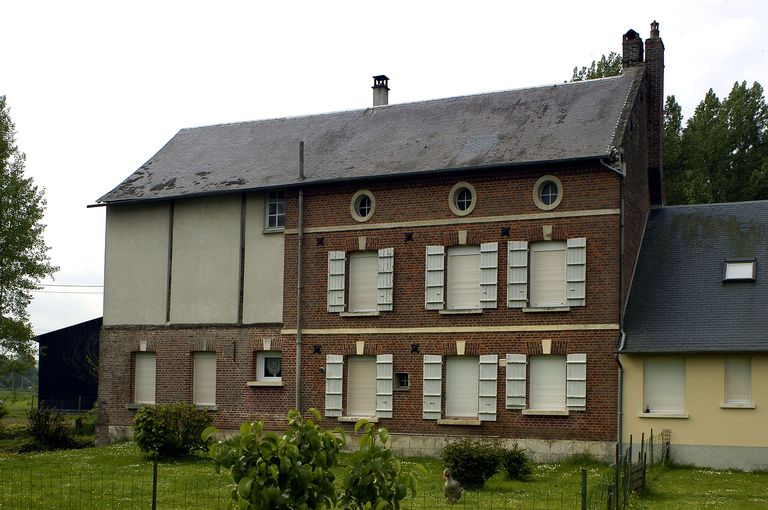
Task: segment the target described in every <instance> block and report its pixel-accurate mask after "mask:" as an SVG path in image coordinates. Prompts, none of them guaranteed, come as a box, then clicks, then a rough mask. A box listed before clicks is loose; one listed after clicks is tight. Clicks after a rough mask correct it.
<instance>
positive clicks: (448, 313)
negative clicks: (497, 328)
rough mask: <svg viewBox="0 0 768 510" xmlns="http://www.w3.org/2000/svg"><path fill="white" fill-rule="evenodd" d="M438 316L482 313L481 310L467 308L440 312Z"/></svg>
mask: <svg viewBox="0 0 768 510" xmlns="http://www.w3.org/2000/svg"><path fill="white" fill-rule="evenodd" d="M439 313H440V315H473V314H480V313H483V309H482V308H467V309H465V310H450V309H448V310H440V312H439Z"/></svg>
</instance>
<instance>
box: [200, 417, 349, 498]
mask: <svg viewBox="0 0 768 510" xmlns="http://www.w3.org/2000/svg"><path fill="white" fill-rule="evenodd" d="M308 413H309V415H310V416H311V417H312V418H314V419H315V420H316V421H318V422H319V421H320V419H321V418H320V413H319V412H317V410H316V409H310V410H309V411H308ZM215 432H216V429H215V428H214V427H210V428H208V429H206V430H205V432H204V433H203V438H204V440H206V441H207V440H208V438H210V437H211V435H213V434H214V433H215ZM344 442H345V441H344V437H343V436H342V437H341V438H339V437H336V436H335V435H334V434H333V433H332V432H330V431H327V430H323V429H322V428H320V427H318V426H317V425H315V423H314V422H313V421H312V420H311V419H309V418H305V417H303V416H302V415H301V414H300V413H299V412H298V411H297V410H295V409H293V410H291V411H290V412H289V413H288V428H287V429H286V431H285V433H284V434H283V435H282V436H277V435H276V434H274V433H271V432H270V433H264V432H263V424H262V423H261V422H253V423H243V424H242V425H241V426H240V433H239V434H237V435H235V436H234V437H232V438H230V439H227V440H225V441H219V442H216V443H213V444H212V445H211V447H210V451H209V454H210V456H211V457H212V458H213V459H214V463H215V465H216V470H217V471H219V470H221V468H224V469H228V470H229V471H230V473H231V474H232V480H234V482H235V487H234V488H233V489H232V492H231V494H230V496H231V499H232V502H233V503H234V506H235V507H237V508H240V509H257V508H270V509H276V510H277V509H289V508H290V509H293V508H296V509H314V508H318V509H323V508H333V507H334V506H335V504H336V501H337V498H336V488H335V487H334V480H335V477H334V474H333V472H332V471H331V470H332V469H333V468H334V467H335V466H336V464H337V462H338V454H339V451H340V450H341V447H342V446H343V445H344Z"/></svg>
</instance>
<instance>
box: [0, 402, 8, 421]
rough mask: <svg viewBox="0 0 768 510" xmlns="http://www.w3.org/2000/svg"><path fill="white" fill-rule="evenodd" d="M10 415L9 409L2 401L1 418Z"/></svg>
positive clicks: (0, 404) (0, 406)
mask: <svg viewBox="0 0 768 510" xmlns="http://www.w3.org/2000/svg"><path fill="white" fill-rule="evenodd" d="M7 414H8V408H7V407H6V406H5V402H3V401H2V400H0V418H2V417H3V416H6V415H7Z"/></svg>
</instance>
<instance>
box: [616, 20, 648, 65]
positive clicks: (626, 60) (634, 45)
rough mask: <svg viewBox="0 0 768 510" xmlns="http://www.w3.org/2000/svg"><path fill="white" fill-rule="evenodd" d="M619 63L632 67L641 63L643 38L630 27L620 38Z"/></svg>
mask: <svg viewBox="0 0 768 510" xmlns="http://www.w3.org/2000/svg"><path fill="white" fill-rule="evenodd" d="M621 50H622V55H621V65H623V66H624V67H632V66H636V65H640V64H642V63H643V40H642V39H641V38H640V34H638V33H637V32H635V31H634V30H632V29H630V30H629V31H628V32H627V33H626V34H624V36H623V37H622V38H621Z"/></svg>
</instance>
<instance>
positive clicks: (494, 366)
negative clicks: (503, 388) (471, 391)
mask: <svg viewBox="0 0 768 510" xmlns="http://www.w3.org/2000/svg"><path fill="white" fill-rule="evenodd" d="M498 373H499V356H498V355H497V354H488V355H485V356H480V376H479V380H480V384H479V388H478V401H479V402H478V404H479V405H478V417H479V418H480V421H496V395H497V394H498V377H499V376H498Z"/></svg>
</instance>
